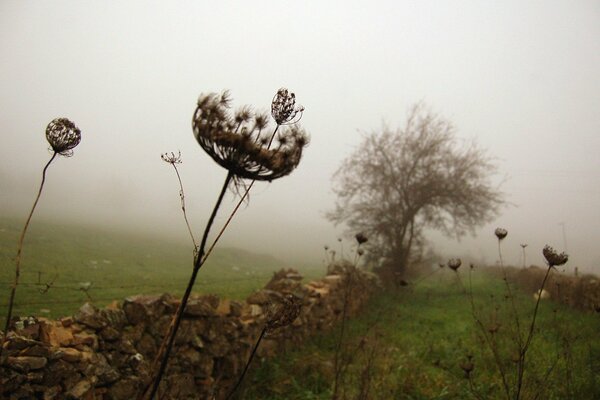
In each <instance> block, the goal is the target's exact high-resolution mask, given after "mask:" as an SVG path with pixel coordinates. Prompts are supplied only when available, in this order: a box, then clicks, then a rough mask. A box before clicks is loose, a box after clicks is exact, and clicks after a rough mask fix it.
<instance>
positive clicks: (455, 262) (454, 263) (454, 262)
mask: <svg viewBox="0 0 600 400" xmlns="http://www.w3.org/2000/svg"><path fill="white" fill-rule="evenodd" d="M461 265H462V261H461V260H460V258H451V259H449V260H448V268H450V269H451V270H453V271H456V270H457V269H458V268H460V266H461Z"/></svg>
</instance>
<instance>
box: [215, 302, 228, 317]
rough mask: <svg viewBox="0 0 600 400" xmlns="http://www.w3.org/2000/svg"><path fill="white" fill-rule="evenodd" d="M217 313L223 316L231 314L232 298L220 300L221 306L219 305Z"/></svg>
mask: <svg viewBox="0 0 600 400" xmlns="http://www.w3.org/2000/svg"><path fill="white" fill-rule="evenodd" d="M216 311H217V314H218V315H221V316H227V315H229V314H231V301H230V300H221V301H220V302H219V306H218V307H217V310H216Z"/></svg>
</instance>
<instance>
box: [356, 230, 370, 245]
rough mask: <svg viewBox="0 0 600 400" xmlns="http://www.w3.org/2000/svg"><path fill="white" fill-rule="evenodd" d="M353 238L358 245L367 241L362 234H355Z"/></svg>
mask: <svg viewBox="0 0 600 400" xmlns="http://www.w3.org/2000/svg"><path fill="white" fill-rule="evenodd" d="M354 237H355V238H356V241H357V242H358V244H359V245H361V244H363V243H366V242H367V241H368V240H369V239H367V237H366V236H365V235H364V234H363V233H362V232H359V233H357V234H356V236H354Z"/></svg>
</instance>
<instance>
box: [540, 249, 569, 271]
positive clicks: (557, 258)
mask: <svg viewBox="0 0 600 400" xmlns="http://www.w3.org/2000/svg"><path fill="white" fill-rule="evenodd" d="M542 254H543V255H544V258H545V259H546V262H547V263H548V266H549V267H557V266H559V265H564V264H566V262H567V261H569V256H568V255H567V254H566V253H564V252H562V253H560V254H558V253H557V252H556V251H555V250H554V249H553V248H552V247H551V246H548V245H545V246H544V249H543V250H542Z"/></svg>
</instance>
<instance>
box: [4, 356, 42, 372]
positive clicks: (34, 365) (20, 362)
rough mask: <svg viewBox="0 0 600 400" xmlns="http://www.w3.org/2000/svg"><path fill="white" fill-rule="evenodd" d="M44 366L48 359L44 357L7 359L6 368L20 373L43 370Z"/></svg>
mask: <svg viewBox="0 0 600 400" xmlns="http://www.w3.org/2000/svg"><path fill="white" fill-rule="evenodd" d="M46 364H48V359H47V358H45V357H30V356H21V357H8V366H9V367H11V368H12V369H14V370H16V371H21V372H29V371H31V370H36V369H41V368H44V367H45V366H46Z"/></svg>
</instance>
